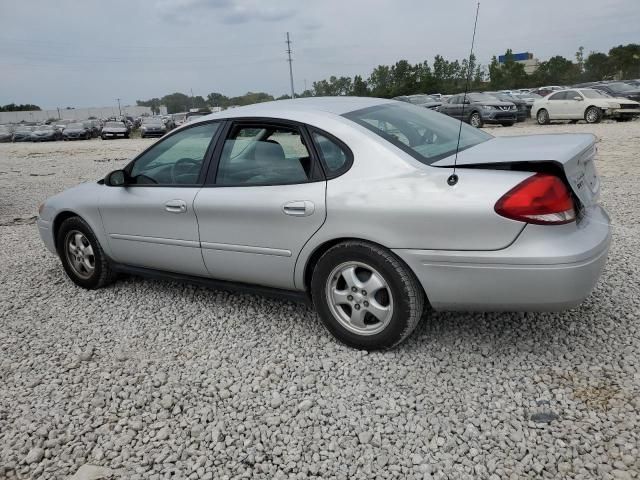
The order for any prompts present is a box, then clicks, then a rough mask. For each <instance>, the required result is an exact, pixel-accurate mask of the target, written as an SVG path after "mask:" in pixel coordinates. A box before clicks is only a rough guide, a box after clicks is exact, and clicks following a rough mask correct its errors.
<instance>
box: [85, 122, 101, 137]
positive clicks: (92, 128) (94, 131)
mask: <svg viewBox="0 0 640 480" xmlns="http://www.w3.org/2000/svg"><path fill="white" fill-rule="evenodd" d="M80 123H82V125H84V126H85V128H86V129H87V130H89V133H90V134H91V137H92V138H96V137H97V136H98V135H100V128H99V126H98V123H97V122H96V121H95V120H84V121H83V122H80Z"/></svg>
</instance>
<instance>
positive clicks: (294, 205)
mask: <svg viewBox="0 0 640 480" xmlns="http://www.w3.org/2000/svg"><path fill="white" fill-rule="evenodd" d="M282 211H283V212H284V213H285V215H292V216H294V217H307V216H309V215H311V214H312V213H313V212H314V211H315V206H314V205H313V202H310V201H309V200H298V201H295V202H288V203H285V204H284V205H283V206H282Z"/></svg>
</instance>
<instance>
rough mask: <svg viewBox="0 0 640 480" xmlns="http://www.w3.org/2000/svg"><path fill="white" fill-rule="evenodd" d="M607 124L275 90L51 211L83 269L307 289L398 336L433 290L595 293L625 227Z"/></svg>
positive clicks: (96, 273) (51, 220)
mask: <svg viewBox="0 0 640 480" xmlns="http://www.w3.org/2000/svg"><path fill="white" fill-rule="evenodd" d="M494 100H495V99H494ZM390 132H393V134H390ZM595 140H596V139H595V137H594V136H593V135H591V134H574V135H530V136H526V135H518V136H513V137H501V138H493V137H492V136H491V135H489V134H488V133H486V132H483V131H481V130H478V129H475V128H471V127H469V126H467V125H461V124H460V122H459V121H455V120H453V119H451V118H447V117H446V116H444V115H440V114H438V113H436V112H434V111H431V110H429V109H425V108H419V107H416V106H413V105H409V104H407V103H403V102H395V101H390V100H385V99H377V98H354V97H337V98H336V97H324V98H317V97H316V98H304V99H296V100H281V101H277V102H269V103H260V104H257V105H251V106H247V107H241V108H238V109H235V110H231V111H226V112H224V113H223V114H218V115H212V116H210V117H206V118H204V119H200V120H198V121H196V122H194V123H193V124H189V125H187V126H185V127H184V128H181V129H179V130H176V131H174V132H171V133H170V134H168V135H167V136H166V137H165V138H163V139H162V140H160V141H159V142H157V143H156V144H154V145H152V146H151V147H150V148H147V149H146V150H145V151H143V152H142V153H140V154H139V155H138V156H137V157H136V158H135V159H133V160H132V161H131V162H130V163H129V164H128V165H126V166H125V167H124V168H123V169H120V170H115V171H113V172H111V173H109V174H108V175H106V176H105V178H104V179H103V180H100V181H97V182H87V183H83V184H81V185H78V186H76V187H73V188H71V189H68V190H66V191H64V192H62V193H59V194H57V195H55V196H53V197H51V198H49V199H47V200H46V201H45V202H44V203H43V204H42V205H41V206H40V208H39V216H38V220H37V226H38V230H39V233H40V236H41V238H42V240H43V242H44V244H45V245H46V248H47V249H48V250H49V251H50V252H52V253H53V254H54V255H57V256H59V258H60V260H61V263H62V267H63V268H64V270H65V272H66V274H67V275H68V277H69V278H70V279H71V280H72V281H73V282H75V283H76V284H77V285H78V286H79V287H82V288H86V289H96V288H100V287H103V286H105V285H107V284H109V283H110V282H112V281H114V280H115V279H116V275H117V273H118V272H128V273H136V274H142V275H145V274H147V275H156V276H159V275H161V274H162V272H166V273H164V276H166V277H168V278H172V279H174V280H175V279H183V280H191V281H198V282H200V283H207V284H210V285H218V286H226V287H227V288H229V287H230V286H232V285H234V284H235V285H238V284H239V285H243V286H244V287H245V288H247V285H258V286H261V287H262V288H263V291H264V288H265V287H267V288H270V289H271V290H269V291H271V292H274V291H277V292H280V293H285V294H287V295H288V296H289V297H291V296H295V297H296V298H301V297H302V298H307V299H308V300H309V301H310V303H311V304H312V305H313V306H314V307H315V309H316V310H317V312H318V314H319V316H320V319H321V320H322V322H323V323H324V325H325V326H326V327H327V329H328V330H329V331H330V332H331V333H332V334H333V335H335V336H336V337H337V338H338V339H340V340H341V341H342V342H344V343H346V344H348V345H351V346H353V347H357V348H360V349H368V350H369V349H371V350H374V349H385V348H390V347H392V346H394V345H397V344H399V343H400V342H402V341H403V340H405V339H406V338H407V337H408V336H409V335H410V334H411V332H412V331H413V330H414V329H415V327H416V326H417V325H418V322H419V321H420V319H421V317H422V313H423V311H425V307H426V306H427V305H429V308H433V309H435V310H479V311H496V310H507V311H510V310H511V311H512V310H517V311H546V310H551V311H557V310H563V309H567V308H571V307H574V306H576V305H578V304H580V303H581V302H582V301H583V300H584V298H585V297H587V296H588V295H589V294H590V292H591V291H592V289H593V288H594V286H595V285H596V283H597V281H598V278H599V277H600V274H601V272H602V270H603V268H604V266H605V263H606V259H607V254H608V250H609V245H610V242H611V227H610V222H609V218H608V216H607V214H606V212H605V211H604V209H603V208H602V207H601V206H600V205H599V204H598V197H599V190H600V181H599V179H598V177H597V174H596V170H595V165H594V163H595V158H596V153H597V152H596V146H595ZM458 146H459V149H458V148H457V147H458ZM458 150H459V155H456V152H457V151H458ZM211 151H216V152H219V154H218V155H217V156H216V159H215V161H213V162H212V155H211V154H210V152H211ZM605 161H606V160H605ZM456 163H457V165H458V168H459V169H460V170H459V171H460V175H459V176H460V181H459V183H457V184H456V186H455V188H451V187H449V186H448V185H447V183H448V182H447V179H449V178H451V177H450V176H451V173H452V171H453V166H454V164H456ZM149 186H156V187H158V188H148V187H149ZM202 187H221V188H202ZM417 199H419V201H417ZM434 225H437V228H434ZM274 289H277V290H274Z"/></svg>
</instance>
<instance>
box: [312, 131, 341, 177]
mask: <svg viewBox="0 0 640 480" xmlns="http://www.w3.org/2000/svg"><path fill="white" fill-rule="evenodd" d="M311 136H312V137H313V141H314V142H315V144H316V146H317V147H318V148H317V150H318V154H319V155H320V159H321V160H322V163H323V165H324V167H325V170H326V172H327V176H328V177H335V176H337V175H340V174H341V173H342V172H344V171H345V170H347V169H348V168H349V163H350V158H351V153H350V152H349V151H348V150H347V148H346V147H343V146H341V145H340V144H339V143H338V142H337V141H336V140H333V139H331V138H329V137H328V136H327V135H324V134H322V133H320V132H316V131H313V132H312V134H311Z"/></svg>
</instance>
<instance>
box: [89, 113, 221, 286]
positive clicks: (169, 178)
mask: <svg viewBox="0 0 640 480" xmlns="http://www.w3.org/2000/svg"><path fill="white" fill-rule="evenodd" d="M220 125H221V124H220V123H219V122H209V123H204V124H196V125H194V126H192V127H189V128H185V129H183V130H180V131H177V132H176V133H174V134H171V135H168V136H167V137H165V138H163V139H162V140H161V141H159V142H158V143H156V144H154V145H153V146H152V147H151V148H149V149H148V150H146V151H145V152H143V153H142V154H141V155H140V156H138V157H137V158H136V159H135V160H134V161H133V162H131V163H130V164H129V165H128V166H127V167H126V168H125V174H126V175H125V176H126V184H125V185H124V186H121V187H107V186H105V188H104V191H103V193H102V194H101V197H100V199H99V208H100V214H101V216H102V222H103V225H104V229H105V232H106V234H107V238H108V241H109V245H110V247H111V255H112V257H113V260H115V261H116V262H119V263H123V264H126V265H133V266H139V267H146V268H151V269H157V270H164V271H169V272H176V273H182V274H189V275H201V276H207V269H206V268H205V266H204V262H203V260H202V254H201V252H200V238H199V232H198V221H197V218H196V214H195V210H194V208H193V201H194V199H195V197H196V194H197V193H198V190H200V188H201V187H202V184H203V183H204V178H205V169H206V166H207V163H208V162H207V159H208V157H210V155H211V153H212V150H213V139H214V137H215V135H216V132H217V131H218V129H219V128H220Z"/></svg>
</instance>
